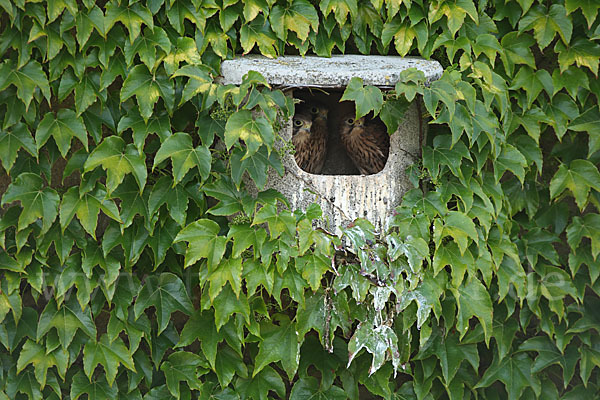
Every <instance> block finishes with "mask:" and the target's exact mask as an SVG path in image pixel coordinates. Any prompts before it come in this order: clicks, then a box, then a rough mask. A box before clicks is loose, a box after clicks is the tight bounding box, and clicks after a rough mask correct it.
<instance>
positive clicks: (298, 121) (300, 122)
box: [294, 119, 302, 126]
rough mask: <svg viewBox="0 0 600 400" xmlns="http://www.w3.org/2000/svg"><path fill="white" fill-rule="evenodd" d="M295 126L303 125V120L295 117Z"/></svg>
mask: <svg viewBox="0 0 600 400" xmlns="http://www.w3.org/2000/svg"><path fill="white" fill-rule="evenodd" d="M294 126H302V121H300V120H299V119H295V120H294Z"/></svg>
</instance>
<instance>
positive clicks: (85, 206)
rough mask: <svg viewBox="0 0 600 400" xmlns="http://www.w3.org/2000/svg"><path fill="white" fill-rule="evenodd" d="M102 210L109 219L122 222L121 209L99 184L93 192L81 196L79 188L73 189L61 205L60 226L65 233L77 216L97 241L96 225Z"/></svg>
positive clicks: (65, 195) (64, 196)
mask: <svg viewBox="0 0 600 400" xmlns="http://www.w3.org/2000/svg"><path fill="white" fill-rule="evenodd" d="M100 210H102V211H103V212H104V214H106V215H107V216H108V217H110V218H112V219H114V220H115V221H117V222H121V218H120V217H119V209H118V208H117V205H116V204H115V202H114V201H113V200H111V199H107V198H106V190H105V189H104V188H103V185H102V184H97V185H96V189H95V190H94V191H92V192H87V193H83V194H80V193H79V190H78V188H77V187H72V188H70V189H69V190H67V192H66V193H65V194H64V195H63V198H62V202H61V205H60V226H61V228H62V230H63V232H64V230H65V228H66V227H67V225H69V223H70V222H71V220H72V219H73V217H74V216H75V215H77V218H78V219H79V222H80V223H81V226H83V229H85V230H86V232H87V233H89V234H90V235H91V236H92V237H93V238H94V239H96V225H97V223H98V214H99V213H100Z"/></svg>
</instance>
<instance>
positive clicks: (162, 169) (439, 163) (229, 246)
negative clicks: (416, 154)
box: [0, 0, 600, 400]
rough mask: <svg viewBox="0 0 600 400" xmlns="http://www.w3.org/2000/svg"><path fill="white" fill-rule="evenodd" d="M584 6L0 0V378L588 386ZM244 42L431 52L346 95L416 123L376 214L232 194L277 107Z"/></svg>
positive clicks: (422, 387) (279, 392)
mask: <svg viewBox="0 0 600 400" xmlns="http://www.w3.org/2000/svg"><path fill="white" fill-rule="evenodd" d="M599 8H600V4H598V3H597V2H595V1H579V0H565V1H538V0H518V1H517V0H489V1H479V2H473V1H472V0H436V1H424V0H413V1H411V0H370V1H369V0H327V1H321V2H316V1H313V2H309V1H307V0H249V1H238V0H141V1H137V0H131V1H126V0H121V1H119V0H108V1H105V0H102V1H98V2H94V1H91V0H82V1H77V0H34V1H27V0H0V57H1V63H0V162H1V165H2V169H1V172H0V194H1V196H2V198H1V204H2V211H1V215H2V217H1V219H0V246H1V247H2V249H0V277H1V278H0V322H1V324H0V399H25V398H28V399H63V398H64V399H71V400H75V399H78V398H81V399H84V398H88V399H90V400H92V399H145V400H150V399H161V400H162V399H168V398H177V399H190V398H193V399H196V398H199V399H213V398H214V399H254V400H258V399H261V400H262V399H267V398H281V399H284V398H292V399H345V398H349V399H367V398H395V399H415V398H416V399H442V398H450V399H461V398H465V399H468V398H484V399H504V398H509V399H521V398H522V399H535V398H541V399H557V398H563V399H592V398H598V397H599V396H600V369H599V368H597V367H600V336H599V334H600V317H599V315H600V314H599V313H598V307H600V299H599V297H598V296H599V294H600V280H599V279H598V277H599V275H600V257H599V254H600V214H599V208H600V172H599V171H598V165H599V163H600V109H599V107H598V94H599V93H600V83H599V81H598V78H597V75H598V60H599V58H600V44H599V41H600V19H598V18H597V15H598V9H599ZM250 52H251V53H261V54H264V55H266V56H269V57H276V56H277V55H281V54H317V55H320V56H330V55H331V54H332V53H363V54H383V55H385V54H390V55H392V54H394V55H396V54H399V55H402V56H404V55H413V56H419V57H424V58H433V59H436V60H439V61H440V62H441V63H442V64H443V65H444V68H445V71H446V72H445V73H444V75H443V77H442V78H441V79H440V80H438V81H436V82H434V83H432V84H431V85H430V86H426V85H424V82H423V76H422V75H421V74H419V73H418V72H416V71H414V70H412V71H407V72H406V73H404V74H403V77H402V79H401V81H400V82H398V84H397V85H396V87H395V90H393V91H390V92H386V93H385V94H383V95H382V93H381V92H380V91H379V89H376V88H373V87H368V86H367V87H365V86H363V85H362V82H360V81H356V80H355V81H354V83H353V85H352V88H351V90H350V89H348V90H347V91H346V94H345V96H346V98H350V99H357V101H358V103H357V104H358V105H359V107H358V109H357V110H358V113H360V114H363V113H367V112H370V111H374V112H375V113H379V114H380V115H381V117H382V119H383V120H384V121H385V122H386V124H387V125H388V128H389V130H390V131H393V130H395V127H396V126H397V124H398V122H399V121H400V120H401V118H402V112H401V111H402V110H403V107H404V106H405V104H406V102H407V101H408V102H411V101H421V102H422V105H423V107H422V111H423V114H424V117H425V119H426V122H428V123H429V133H428V138H427V143H425V145H424V146H423V149H422V163H421V164H419V165H415V166H414V167H413V168H411V170H410V176H411V179H412V181H413V183H414V189H413V190H411V191H409V192H408V193H407V194H406V196H405V198H404V201H403V203H402V206H401V207H399V208H398V209H397V211H396V213H395V214H394V215H393V216H390V217H391V222H390V227H391V228H390V230H389V232H380V233H377V234H375V233H374V232H373V229H372V227H371V226H370V225H369V223H368V222H366V221H363V220H358V221H356V222H355V223H354V224H352V225H351V226H349V227H347V228H346V229H345V230H344V233H343V235H344V236H345V237H346V238H347V240H344V241H341V240H340V238H339V237H336V236H334V235H332V234H330V233H328V232H325V231H323V230H318V229H317V230H315V229H313V228H312V221H313V220H314V219H317V218H319V217H320V210H319V209H318V208H316V207H311V208H309V209H308V210H307V211H306V212H300V211H297V210H290V209H289V208H287V207H286V206H285V205H286V203H287V201H286V199H285V198H283V197H282V196H281V195H279V194H278V193H276V192H274V191H272V190H266V191H263V192H261V193H260V194H259V195H258V197H257V198H253V197H251V196H250V195H249V194H248V193H247V192H246V190H245V188H244V184H243V181H242V176H243V175H244V174H245V173H247V174H248V176H249V177H250V178H251V179H252V180H254V181H255V182H256V184H257V185H258V186H259V187H264V185H265V180H266V173H267V170H268V169H269V168H274V169H275V170H276V171H279V172H281V173H282V172H283V171H282V169H283V168H282V164H281V161H280V155H279V153H278V151H277V150H275V149H274V143H275V141H276V140H277V137H278V131H279V129H280V128H281V124H282V121H283V120H284V119H286V118H289V116H290V115H292V114H293V110H294V104H293V102H292V101H291V99H290V98H288V97H286V96H285V95H284V93H283V92H281V91H280V90H277V88H271V87H269V86H268V85H266V82H265V81H264V78H262V77H261V76H260V75H258V74H249V75H248V76H247V77H246V79H245V81H244V83H243V84H242V85H241V86H239V87H238V86H227V85H222V84H219V83H217V81H215V77H216V76H218V72H219V66H220V63H221V61H222V60H223V59H226V58H232V57H234V55H236V54H241V53H250ZM217 138H220V139H221V141H222V142H223V143H224V144H225V146H216V145H215V144H216V142H217ZM265 226H267V227H268V233H267V232H266V231H265V230H264V227H265ZM342 243H350V246H349V247H344V246H342ZM332 260H333V261H332Z"/></svg>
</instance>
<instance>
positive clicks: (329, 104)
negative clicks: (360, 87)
mask: <svg viewBox="0 0 600 400" xmlns="http://www.w3.org/2000/svg"><path fill="white" fill-rule="evenodd" d="M344 90H345V88H326V89H322V88H311V87H307V88H299V89H294V91H293V97H294V99H295V100H296V105H295V115H299V114H300V113H304V114H311V109H313V108H314V107H325V108H327V110H328V113H327V131H328V134H327V142H326V143H327V147H326V148H327V151H326V156H325V163H324V165H323V168H322V170H321V171H320V172H317V173H316V174H318V175H362V174H361V172H360V171H359V169H358V168H357V166H356V165H355V163H354V162H353V160H352V159H351V157H350V155H349V154H348V152H347V150H346V148H345V147H344V145H343V143H342V139H341V136H340V126H341V125H342V124H343V123H344V120H346V119H347V118H349V117H352V118H354V116H355V104H354V102H352V101H342V102H340V99H341V98H342V95H343V93H344ZM369 117H370V116H369V115H368V116H366V118H367V119H370V118H369ZM370 123H372V124H378V125H379V127H380V128H384V127H385V125H384V124H383V122H381V120H380V119H379V117H376V118H374V119H373V120H372V121H371V122H370ZM292 129H293V127H292ZM386 136H388V135H387V132H386ZM386 140H387V146H384V148H383V149H382V152H383V154H384V157H385V162H387V158H388V156H389V136H388V137H386ZM298 167H299V168H300V169H303V170H305V169H304V168H303V166H301V165H298ZM305 171H306V170H305ZM306 172H311V171H306ZM377 172H379V171H377Z"/></svg>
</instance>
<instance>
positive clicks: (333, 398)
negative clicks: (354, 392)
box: [290, 376, 348, 400]
mask: <svg viewBox="0 0 600 400" xmlns="http://www.w3.org/2000/svg"><path fill="white" fill-rule="evenodd" d="M347 398H348V395H347V393H346V392H345V391H344V389H342V388H341V387H339V386H335V385H333V386H330V387H329V388H327V389H325V388H324V387H323V386H321V385H319V381H318V380H317V379H316V378H313V377H312V376H308V377H305V378H300V379H299V380H298V381H296V383H294V386H293V387H292V392H291V393H290V400H305V399H311V400H313V399H314V400H343V399H347Z"/></svg>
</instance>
